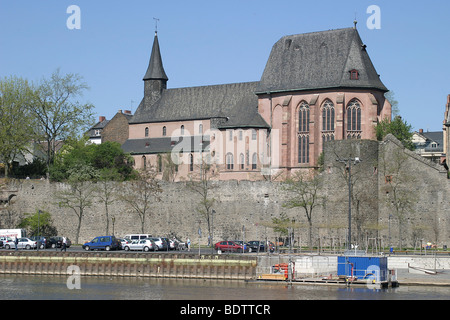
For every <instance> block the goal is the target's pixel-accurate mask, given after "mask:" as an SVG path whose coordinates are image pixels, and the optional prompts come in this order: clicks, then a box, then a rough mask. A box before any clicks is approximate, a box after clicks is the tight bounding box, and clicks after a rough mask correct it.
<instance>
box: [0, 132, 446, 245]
mask: <svg viewBox="0 0 450 320" xmlns="http://www.w3.org/2000/svg"><path fill="white" fill-rule="evenodd" d="M348 158H352V159H356V158H358V159H359V161H354V160H353V161H351V179H350V180H351V188H352V197H351V221H352V222H351V223H352V243H353V244H358V246H359V248H360V249H363V248H365V247H367V246H368V245H370V246H372V247H373V246H378V247H379V246H380V245H381V246H383V247H389V246H394V247H400V246H402V247H419V246H420V245H423V244H426V243H428V242H432V243H434V244H437V245H438V247H440V248H442V247H444V246H448V245H450V210H449V199H450V180H449V179H447V172H446V170H445V169H444V167H443V166H440V165H438V164H435V163H432V162H430V161H428V160H426V159H423V158H421V157H420V156H418V155H416V154H415V153H414V152H411V151H409V150H406V149H404V148H403V147H402V146H401V143H400V142H399V141H398V140H396V139H395V138H394V137H393V136H391V135H389V136H388V137H387V138H386V139H385V140H384V141H382V142H377V141H369V140H342V141H330V142H326V143H325V146H324V165H323V170H322V171H321V173H320V174H319V176H320V178H321V184H320V188H319V190H318V193H317V197H316V204H317V206H316V207H315V208H314V210H313V212H312V215H311V223H312V240H313V245H314V246H316V247H318V246H321V247H324V246H329V247H330V246H332V247H342V248H344V247H346V244H345V242H346V239H347V230H348V213H349V201H348V199H349V197H348V190H349V188H348V186H349V184H348V161H347V162H345V161H344V160H345V159H348ZM337 160H341V161H337ZM280 171H282V168H280ZM284 174H289V173H286V172H284ZM275 176H276V177H278V178H279V179H278V181H211V183H210V186H211V189H210V190H209V197H210V198H214V199H215V202H214V205H213V209H214V210H215V214H214V216H213V218H212V220H211V225H212V229H213V242H217V241H219V240H240V239H243V238H244V239H245V240H259V239H268V240H271V241H273V242H275V237H276V236H279V235H280V233H279V232H275V231H274V230H273V228H271V227H270V226H268V224H270V222H272V219H273V218H280V217H282V216H283V215H285V216H286V217H288V218H289V219H290V220H295V222H296V224H295V226H296V227H295V229H294V230H293V232H294V240H295V245H301V246H306V245H308V239H309V235H308V233H309V221H308V220H307V217H306V215H305V211H304V209H303V208H293V209H288V208H286V207H285V206H283V205H284V204H285V203H286V201H287V200H288V199H289V198H290V197H293V196H294V194H292V193H289V192H288V191H287V190H286V188H285V187H284V184H283V182H280V181H279V180H281V178H282V177H283V175H274V176H273V177H275ZM108 188H109V189H115V194H116V195H117V194H120V195H121V196H130V197H131V191H130V188H129V185H127V183H126V182H125V183H120V184H115V183H111V184H110V185H109V186H108ZM161 188H162V192H161V193H160V194H159V197H160V201H154V202H152V204H151V207H150V209H149V210H150V213H149V215H148V216H147V217H146V220H145V223H144V233H149V234H152V235H154V236H172V235H174V236H177V237H179V238H180V239H182V240H186V239H187V238H190V240H191V242H193V243H197V242H198V241H199V240H200V243H201V244H207V243H208V231H207V230H208V225H207V222H206V220H205V218H204V217H202V216H201V215H200V214H199V213H198V209H199V208H200V203H201V197H200V196H199V195H198V194H197V193H195V192H193V191H192V190H191V189H189V188H188V187H187V185H186V182H164V181H161ZM70 190H71V189H70V186H69V185H66V184H63V183H50V182H48V181H46V180H14V181H12V182H11V183H10V184H9V185H7V186H5V187H4V188H2V190H0V199H8V201H4V202H3V203H1V204H0V206H1V207H0V208H1V210H0V228H14V227H16V226H17V224H18V222H19V221H20V219H22V218H23V217H24V216H25V215H26V214H27V213H36V212H37V211H38V210H42V211H46V212H49V213H50V214H51V216H52V220H53V224H54V226H55V227H56V228H57V230H58V234H59V235H62V236H67V237H69V238H70V239H71V240H72V242H74V241H75V240H76V233H77V226H78V221H79V217H78V216H77V214H76V213H75V211H74V210H72V209H70V208H65V207H63V206H62V205H61V203H60V202H58V200H57V197H56V195H57V194H58V193H61V192H63V191H70ZM11 195H13V196H12V197H11ZM297 196H298V194H297ZM399 199H400V200H399ZM397 200H398V201H397ZM105 212H106V210H105V204H104V202H103V201H102V200H101V198H100V196H99V195H96V196H94V197H93V198H92V199H91V200H90V205H89V206H86V208H85V209H84V213H83V216H82V219H81V228H80V232H79V239H78V242H79V243H84V242H86V241H90V240H92V238H94V237H96V236H101V235H105V234H106V233H108V234H113V233H114V235H116V236H124V235H126V234H131V233H141V232H142V226H141V225H142V224H141V219H140V217H139V215H138V214H137V213H136V211H133V209H131V208H130V207H129V206H128V205H127V203H126V202H125V201H123V200H118V199H117V197H116V198H115V200H114V202H112V203H109V205H108V212H109V215H108V224H109V226H108V229H107V218H106V213H105ZM199 229H200V230H201V231H202V232H201V237H200V238H199Z"/></svg>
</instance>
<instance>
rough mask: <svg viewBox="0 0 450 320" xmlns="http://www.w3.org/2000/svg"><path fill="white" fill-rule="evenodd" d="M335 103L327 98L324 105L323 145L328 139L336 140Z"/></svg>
mask: <svg viewBox="0 0 450 320" xmlns="http://www.w3.org/2000/svg"><path fill="white" fill-rule="evenodd" d="M334 115H335V110H334V105H333V103H332V102H331V101H330V100H326V101H325V103H324V104H323V106H322V146H323V145H324V143H325V142H326V141H332V140H334Z"/></svg>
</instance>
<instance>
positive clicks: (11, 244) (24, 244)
mask: <svg viewBox="0 0 450 320" xmlns="http://www.w3.org/2000/svg"><path fill="white" fill-rule="evenodd" d="M36 247H37V242H36V241H33V240H31V239H28V238H19V239H18V242H17V249H27V250H30V249H36ZM15 248H16V243H15V241H8V243H6V244H5V249H15Z"/></svg>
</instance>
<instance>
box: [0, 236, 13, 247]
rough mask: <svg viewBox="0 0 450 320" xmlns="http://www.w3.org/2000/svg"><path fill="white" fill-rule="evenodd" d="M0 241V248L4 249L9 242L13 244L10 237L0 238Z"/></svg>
mask: <svg viewBox="0 0 450 320" xmlns="http://www.w3.org/2000/svg"><path fill="white" fill-rule="evenodd" d="M0 241H1V242H2V244H1V246H2V247H6V245H7V244H8V243H11V242H13V244H14V239H13V238H10V237H0Z"/></svg>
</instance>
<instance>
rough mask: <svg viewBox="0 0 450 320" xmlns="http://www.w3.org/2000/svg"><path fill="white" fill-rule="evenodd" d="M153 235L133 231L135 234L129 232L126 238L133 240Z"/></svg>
mask: <svg viewBox="0 0 450 320" xmlns="http://www.w3.org/2000/svg"><path fill="white" fill-rule="evenodd" d="M151 237H152V235H151V234H148V233H133V234H127V235H125V237H124V238H125V239H128V240H130V242H131V241H133V240H142V239H147V238H151Z"/></svg>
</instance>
